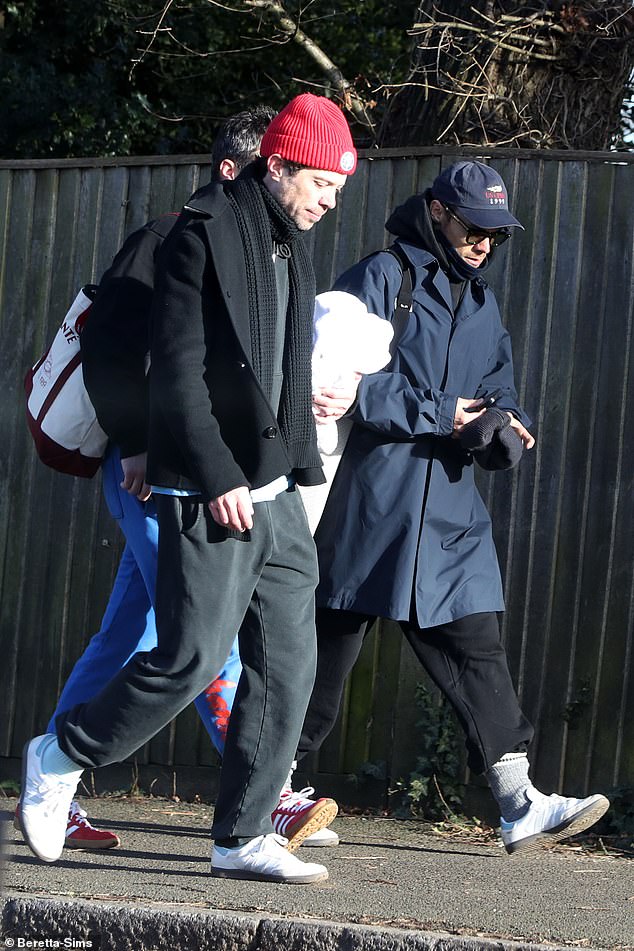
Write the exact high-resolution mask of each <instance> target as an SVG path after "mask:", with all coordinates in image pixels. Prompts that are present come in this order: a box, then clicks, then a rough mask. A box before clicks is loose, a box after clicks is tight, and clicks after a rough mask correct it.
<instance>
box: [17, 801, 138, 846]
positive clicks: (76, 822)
mask: <svg viewBox="0 0 634 951" xmlns="http://www.w3.org/2000/svg"><path fill="white" fill-rule="evenodd" d="M13 825H14V828H16V829H18V830H19V831H22V826H21V825H20V807H19V806H17V808H16V810H15V817H14V819H13ZM120 844H121V842H120V840H119V836H118V835H115V834H114V832H107V831H106V830H105V829H95V827H94V826H93V825H92V823H91V822H90V821H89V819H88V813H87V812H86V810H85V809H82V808H81V806H80V805H79V803H78V802H77V801H76V800H75V799H73V801H72V802H71V804H70V809H69V811H68V823H67V825H66V837H65V839H64V847H65V848H67V849H86V850H95V849H115V848H117V846H119V845H120Z"/></svg>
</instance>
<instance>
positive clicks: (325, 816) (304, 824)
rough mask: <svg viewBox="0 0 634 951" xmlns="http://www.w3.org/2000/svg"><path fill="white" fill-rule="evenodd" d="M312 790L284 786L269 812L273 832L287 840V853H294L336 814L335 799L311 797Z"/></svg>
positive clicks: (308, 787)
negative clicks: (294, 790) (277, 800)
mask: <svg viewBox="0 0 634 951" xmlns="http://www.w3.org/2000/svg"><path fill="white" fill-rule="evenodd" d="M314 792H315V790H314V789H313V787H312V786H306V788H305V789H301V790H300V791H299V792H293V790H292V789H291V788H290V786H285V787H284V789H283V790H282V793H281V795H280V801H279V802H278V804H277V806H276V807H275V809H274V810H273V812H272V814H271V819H272V820H273V828H274V829H275V831H276V833H277V834H278V835H283V836H284V838H285V839H288V845H287V846H286V848H287V849H288V851H289V852H296V851H297V849H298V848H299V847H300V845H301V844H302V842H303V841H304V840H305V839H306V838H308V836H310V835H312V834H313V833H314V832H318V831H319V830H320V829H325V828H326V827H327V826H329V825H330V823H331V822H332V820H333V819H334V818H335V816H336V815H337V810H338V807H337V803H336V802H335V801H334V799H311V798H310V797H311V796H312V795H313V794H314Z"/></svg>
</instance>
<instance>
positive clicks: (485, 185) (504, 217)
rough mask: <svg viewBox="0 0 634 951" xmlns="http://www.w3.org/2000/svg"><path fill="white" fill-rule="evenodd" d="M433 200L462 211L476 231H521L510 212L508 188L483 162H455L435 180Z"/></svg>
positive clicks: (432, 190) (520, 226) (522, 227)
mask: <svg viewBox="0 0 634 951" xmlns="http://www.w3.org/2000/svg"><path fill="white" fill-rule="evenodd" d="M431 194H432V198H437V199H438V201H441V202H442V203H443V204H444V205H450V206H451V207H452V208H455V209H456V211H461V212H462V213H463V216H464V218H465V220H466V221H467V222H468V223H469V224H470V225H475V226H476V227H477V228H521V229H522V231H523V230H524V226H523V225H521V224H520V223H519V221H518V220H517V218H514V217H513V215H512V214H511V212H510V211H509V209H508V195H507V192H506V185H505V184H504V182H503V181H502V179H501V177H500V176H499V175H498V173H497V172H496V171H494V169H492V168H491V167H490V166H489V165H484V164H483V163H482V162H455V164H454V165H450V166H449V167H448V168H446V169H445V170H444V171H443V172H441V173H440V175H438V177H437V178H435V179H434V182H433V184H432V186H431Z"/></svg>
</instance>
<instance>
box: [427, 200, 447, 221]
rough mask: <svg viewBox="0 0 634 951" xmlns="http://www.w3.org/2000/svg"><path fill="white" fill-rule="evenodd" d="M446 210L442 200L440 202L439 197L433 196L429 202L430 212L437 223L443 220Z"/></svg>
mask: <svg viewBox="0 0 634 951" xmlns="http://www.w3.org/2000/svg"><path fill="white" fill-rule="evenodd" d="M444 211H445V209H444V208H443V206H442V204H441V202H439V201H438V199H437V198H432V200H431V202H430V203H429V213H430V215H431V217H432V220H433V221H435V222H436V224H438V225H439V224H440V222H441V221H442V219H443V213H444Z"/></svg>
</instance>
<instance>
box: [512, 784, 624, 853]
mask: <svg viewBox="0 0 634 951" xmlns="http://www.w3.org/2000/svg"><path fill="white" fill-rule="evenodd" d="M526 798H527V799H528V800H529V801H530V803H531V805H530V808H529V810H528V812H527V813H526V814H525V815H523V816H522V817H521V819H516V820H515V821H514V822H507V821H506V819H504V818H501V819H500V833H501V835H502V842H503V843H504V848H505V849H506V851H507V852H508V853H509V855H513V853H514V852H531V851H533V850H535V849H538V848H541V847H542V846H547V845H552V844H553V843H555V842H558V841H559V840H560V839H567V838H568V837H569V836H571V835H576V834H577V833H578V832H583V830H584V829H588V828H589V827H590V826H591V825H594V823H595V822H598V820H599V819H600V818H601V816H602V815H603V813H604V812H605V811H606V810H607V809H608V808H609V805H610V802H609V800H608V799H606V798H605V796H588V798H587V799H568V798H565V797H564V796H557V795H556V794H555V793H553V794H552V796H545V795H544V794H543V793H540V792H539V790H538V789H535V787H534V786H531V787H530V788H529V789H527V790H526Z"/></svg>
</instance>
